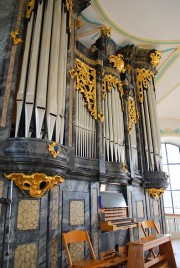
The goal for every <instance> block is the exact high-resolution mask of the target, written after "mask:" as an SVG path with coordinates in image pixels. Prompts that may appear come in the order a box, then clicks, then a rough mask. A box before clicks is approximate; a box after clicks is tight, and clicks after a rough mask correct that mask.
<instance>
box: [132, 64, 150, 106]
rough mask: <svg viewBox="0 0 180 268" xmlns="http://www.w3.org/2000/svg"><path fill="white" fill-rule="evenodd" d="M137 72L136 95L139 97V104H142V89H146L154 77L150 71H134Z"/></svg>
mask: <svg viewBox="0 0 180 268" xmlns="http://www.w3.org/2000/svg"><path fill="white" fill-rule="evenodd" d="M136 71H137V87H138V95H139V102H140V103H143V101H144V93H143V91H144V89H147V88H148V82H149V81H150V79H151V77H152V76H154V74H153V72H152V71H150V70H146V69H144V68H142V69H139V68H137V69H136Z"/></svg>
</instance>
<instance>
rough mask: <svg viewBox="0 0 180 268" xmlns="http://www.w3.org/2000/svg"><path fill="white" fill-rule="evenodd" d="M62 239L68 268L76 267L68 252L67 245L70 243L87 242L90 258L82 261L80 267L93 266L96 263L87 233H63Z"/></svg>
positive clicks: (75, 231) (74, 231)
mask: <svg viewBox="0 0 180 268" xmlns="http://www.w3.org/2000/svg"><path fill="white" fill-rule="evenodd" d="M62 237H63V241H64V246H65V250H66V254H67V259H68V263H69V267H70V268H73V267H76V264H75V263H76V261H72V259H71V255H70V251H69V246H68V245H69V244H71V243H77V242H87V244H88V246H89V249H90V253H91V256H92V258H91V259H86V260H82V265H84V266H86V265H89V264H92V265H93V264H94V263H96V257H95V254H94V251H93V247H92V244H91V241H90V238H89V235H88V232H87V231H81V230H73V231H70V232H68V233H63V234H62ZM77 262H78V264H79V263H80V261H77ZM89 267H91V266H89Z"/></svg>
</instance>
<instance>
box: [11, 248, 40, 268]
mask: <svg viewBox="0 0 180 268" xmlns="http://www.w3.org/2000/svg"><path fill="white" fill-rule="evenodd" d="M36 267H37V247H36V244H34V243H31V244H26V245H20V246H18V247H17V248H16V250H15V258H14V268H36Z"/></svg>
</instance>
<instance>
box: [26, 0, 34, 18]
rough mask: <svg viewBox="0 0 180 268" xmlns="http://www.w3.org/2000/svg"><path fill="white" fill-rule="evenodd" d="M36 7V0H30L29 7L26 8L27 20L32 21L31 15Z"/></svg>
mask: <svg viewBox="0 0 180 268" xmlns="http://www.w3.org/2000/svg"><path fill="white" fill-rule="evenodd" d="M34 6H35V0H28V2H27V7H26V18H27V19H30V17H31V13H32V12H33V10H34Z"/></svg>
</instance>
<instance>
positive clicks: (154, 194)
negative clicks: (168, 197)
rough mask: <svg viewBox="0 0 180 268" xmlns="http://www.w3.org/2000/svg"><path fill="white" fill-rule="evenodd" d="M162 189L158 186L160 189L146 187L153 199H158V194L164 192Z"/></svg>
mask: <svg viewBox="0 0 180 268" xmlns="http://www.w3.org/2000/svg"><path fill="white" fill-rule="evenodd" d="M164 191H165V190H164V189H163V188H160V189H156V188H151V189H147V192H148V193H149V195H150V196H151V197H152V198H153V199H159V197H160V195H161V194H163V193H164Z"/></svg>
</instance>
